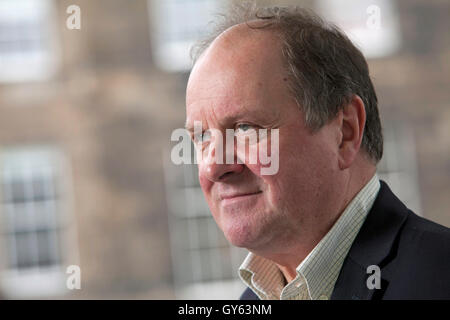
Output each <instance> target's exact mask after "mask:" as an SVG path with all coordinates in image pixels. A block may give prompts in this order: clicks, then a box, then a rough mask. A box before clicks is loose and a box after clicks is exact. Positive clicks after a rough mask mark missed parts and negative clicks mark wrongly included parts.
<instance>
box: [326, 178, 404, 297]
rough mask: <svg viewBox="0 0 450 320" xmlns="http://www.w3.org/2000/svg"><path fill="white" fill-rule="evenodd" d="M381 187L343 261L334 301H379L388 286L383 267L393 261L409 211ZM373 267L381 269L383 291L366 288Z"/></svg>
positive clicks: (386, 189) (333, 295) (384, 187)
mask: <svg viewBox="0 0 450 320" xmlns="http://www.w3.org/2000/svg"><path fill="white" fill-rule="evenodd" d="M380 183H381V188H380V191H379V193H378V196H377V198H376V200H375V202H374V204H373V207H372V209H371V210H370V212H369V214H368V215H367V218H366V220H365V222H364V224H363V226H362V227H361V230H360V231H359V233H358V235H357V236H356V239H355V241H354V242H353V244H352V247H351V248H350V251H349V253H348V255H347V257H346V258H345V260H344V264H343V266H342V268H341V271H340V274H339V277H338V279H337V281H336V285H335V287H334V291H333V293H332V295H331V299H334V300H340V299H355V300H370V299H376V298H377V297H381V296H382V293H383V292H384V291H385V290H386V287H387V286H388V285H389V280H390V276H389V274H387V273H385V274H383V267H384V266H385V265H386V264H387V263H388V262H389V260H390V259H391V258H392V257H393V254H391V253H392V248H393V245H394V243H395V240H396V237H397V235H398V233H399V231H400V230H401V227H402V225H403V224H404V222H405V221H406V218H407V215H408V211H407V208H406V207H405V206H404V205H403V203H402V202H401V201H400V200H399V199H398V198H397V197H396V196H395V195H394V194H393V193H392V191H391V190H390V189H389V187H388V186H387V185H386V183H384V182H383V181H380ZM370 265H376V266H378V267H379V268H380V269H381V290H378V289H369V288H368V287H367V284H366V282H367V278H368V276H370V274H368V273H367V267H369V266H370Z"/></svg>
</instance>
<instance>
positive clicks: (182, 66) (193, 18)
mask: <svg viewBox="0 0 450 320" xmlns="http://www.w3.org/2000/svg"><path fill="white" fill-rule="evenodd" d="M219 3H220V2H219V1H218V0H164V1H159V0H148V8H149V16H150V22H151V30H150V31H151V35H152V47H153V56H154V58H155V62H156V64H157V65H158V66H159V67H160V68H162V69H164V70H167V71H187V70H190V68H191V59H190V48H191V46H192V45H193V44H194V43H195V41H197V40H198V39H199V38H200V37H201V36H202V35H204V34H205V32H207V31H208V28H207V26H208V23H209V22H210V21H212V20H213V14H215V13H217V12H218V11H219Z"/></svg>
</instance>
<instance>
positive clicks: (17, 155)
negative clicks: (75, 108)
mask: <svg viewBox="0 0 450 320" xmlns="http://www.w3.org/2000/svg"><path fill="white" fill-rule="evenodd" d="M62 160H63V159H62V156H61V154H59V153H58V152H57V151H56V150H52V149H46V148H42V149H41V148H33V149H20V150H19V149H14V150H9V151H5V152H2V153H1V154H0V183H1V184H0V213H1V216H0V227H1V228H0V236H1V238H2V241H1V243H2V244H3V247H2V248H1V251H0V253H2V256H3V258H4V259H2V260H4V261H5V265H3V266H2V269H3V270H0V275H1V279H0V280H1V285H2V289H3V290H4V291H5V293H6V294H7V295H8V294H9V295H11V296H13V297H22V296H27V295H31V296H34V295H36V296H37V295H48V294H57V293H59V292H60V291H61V290H62V289H63V288H64V285H65V274H64V273H65V270H63V268H62V267H63V263H64V261H65V260H66V259H67V254H66V253H67V252H66V250H67V243H66V238H65V236H66V232H67V231H68V229H69V225H70V224H69V220H68V215H67V208H66V202H67V201H66V195H65V193H64V191H65V187H64V183H65V181H64V180H63V179H64V174H65V172H64V170H63V162H62Z"/></svg>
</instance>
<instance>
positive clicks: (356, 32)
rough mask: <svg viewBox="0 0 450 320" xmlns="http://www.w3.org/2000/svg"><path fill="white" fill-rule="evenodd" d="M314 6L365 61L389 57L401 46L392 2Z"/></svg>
mask: <svg viewBox="0 0 450 320" xmlns="http://www.w3.org/2000/svg"><path fill="white" fill-rule="evenodd" d="M315 6H316V8H317V11H318V12H319V13H320V14H321V15H323V16H324V17H325V18H326V19H327V20H329V21H331V22H333V23H335V24H336V25H338V26H339V27H340V28H341V29H342V30H343V31H344V32H345V33H346V34H347V36H348V37H349V38H350V39H351V40H352V41H353V42H354V43H355V44H356V45H357V46H358V47H359V48H360V49H361V51H362V53H363V54H364V56H365V57H366V58H380V57H384V56H389V55H391V54H393V53H395V52H396V51H397V50H398V49H399V48H400V46H401V35H400V26H399V21H398V14H397V10H396V6H395V1H394V0H346V1H345V2H341V1H332V0H318V1H317V2H316V3H315Z"/></svg>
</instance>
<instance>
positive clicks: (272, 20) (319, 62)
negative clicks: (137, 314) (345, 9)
mask: <svg viewBox="0 0 450 320" xmlns="http://www.w3.org/2000/svg"><path fill="white" fill-rule="evenodd" d="M221 18H222V19H219V20H218V21H217V22H216V24H215V28H214V30H213V32H212V33H211V34H210V36H209V37H208V38H206V39H204V40H202V41H200V42H198V43H197V44H196V45H195V46H194V47H193V48H192V51H191V55H192V58H193V61H194V63H195V61H197V59H198V58H199V57H200V56H201V55H202V53H203V52H205V50H206V49H207V48H208V47H209V45H210V44H211V43H212V42H213V41H214V39H216V38H217V37H218V36H219V35H220V34H221V33H222V32H224V31H225V30H227V29H229V28H230V27H232V26H235V25H239V24H243V23H245V24H247V25H248V27H250V28H254V29H272V30H276V31H277V32H278V33H279V35H280V36H281V40H282V53H283V56H284V59H285V63H286V67H287V72H288V75H289V80H290V81H289V87H290V89H291V90H292V93H293V95H294V98H295V100H296V102H297V104H298V106H299V107H300V108H301V110H302V111H303V112H304V114H305V121H306V124H307V126H308V127H309V128H310V129H311V130H313V131H317V130H319V129H320V128H321V127H322V126H324V125H325V124H326V123H328V122H329V121H330V120H332V119H334V118H335V117H336V115H337V113H338V112H339V110H341V109H342V108H343V107H344V106H346V105H347V104H348V103H350V101H351V99H352V97H353V96H354V95H358V96H359V97H360V98H361V100H362V101H363V102H364V106H365V110H366V123H365V128H364V136H363V139H362V149H363V150H365V151H366V153H367V154H368V156H369V158H370V159H371V160H372V161H373V162H374V163H378V162H379V161H380V159H381V158H382V156H383V134H382V128H381V122H380V117H379V113H378V106H377V105H378V101H377V96H376V93H375V89H374V86H373V84H372V81H371V79H370V76H369V68H368V65H367V62H366V60H365V58H364V56H363V55H362V53H361V52H360V50H359V49H358V48H356V47H355V45H354V44H353V43H352V42H351V41H350V40H349V39H348V37H347V36H346V35H345V34H344V33H343V32H342V31H341V30H339V28H338V27H336V26H335V25H332V24H330V23H327V22H325V21H323V20H322V19H321V18H320V17H319V16H317V15H316V14H315V13H314V12H312V11H311V10H308V9H304V8H299V7H268V8H258V7H257V6H256V5H255V3H254V2H245V3H244V4H237V5H234V6H233V7H232V8H231V10H230V12H229V13H228V14H225V15H221ZM254 22H257V23H254Z"/></svg>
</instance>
